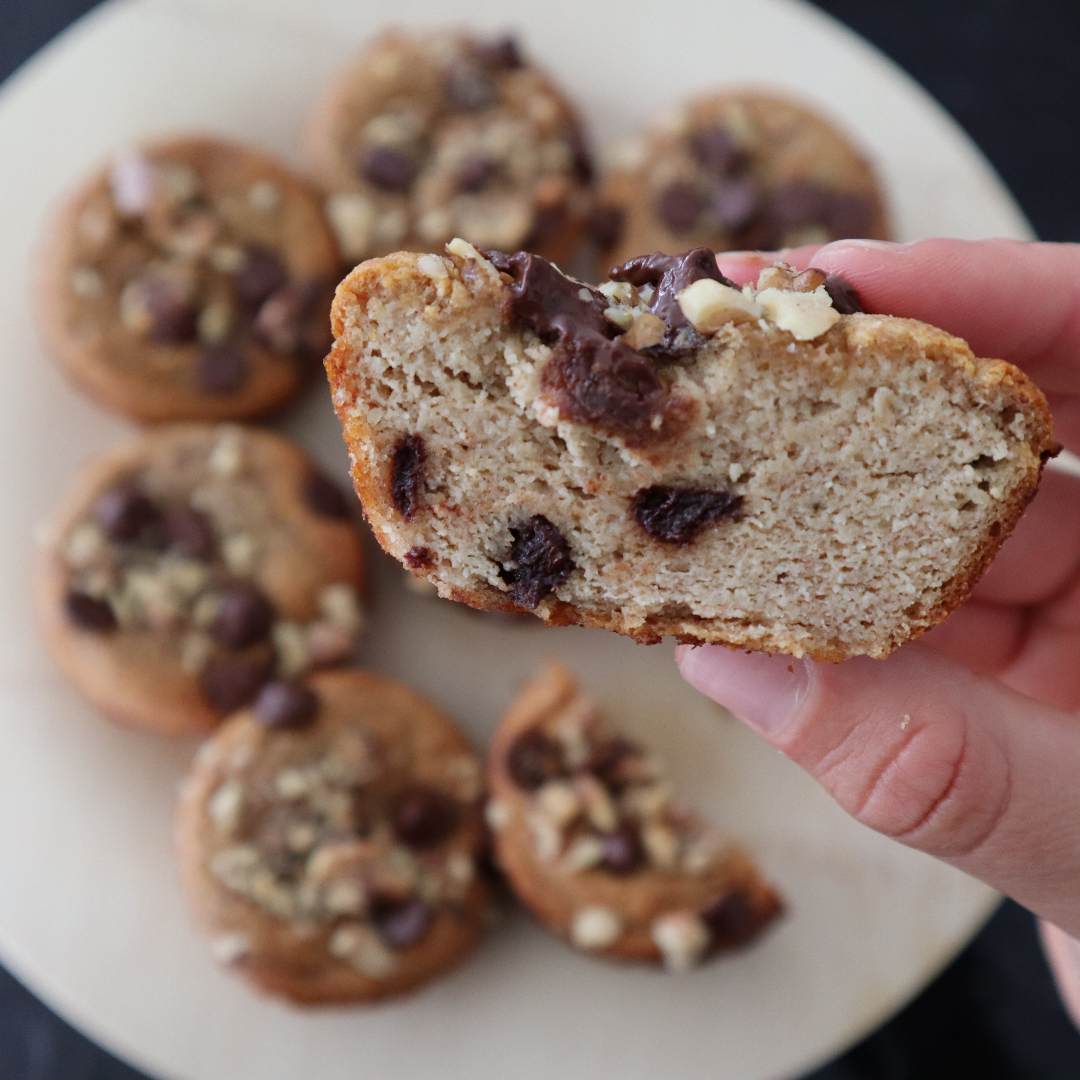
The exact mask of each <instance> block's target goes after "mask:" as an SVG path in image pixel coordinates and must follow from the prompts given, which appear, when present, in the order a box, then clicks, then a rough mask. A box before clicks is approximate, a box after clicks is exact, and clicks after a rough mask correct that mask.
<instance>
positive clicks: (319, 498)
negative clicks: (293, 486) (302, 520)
mask: <svg viewBox="0 0 1080 1080" xmlns="http://www.w3.org/2000/svg"><path fill="white" fill-rule="evenodd" d="M304 503H305V505H306V506H307V508H308V509H309V510H310V511H311V512H312V513H313V514H319V515H320V516H321V517H327V518H334V519H335V520H338V521H348V520H349V519H350V518H351V517H352V511H351V504H350V502H349V500H348V499H347V498H346V496H345V493H344V492H343V491H342V490H341V488H339V487H338V486H337V484H335V483H334V482H333V481H332V480H329V479H327V477H325V476H323V474H322V473H320V472H313V473H309V474H308V475H307V476H306V477H305V478H304Z"/></svg>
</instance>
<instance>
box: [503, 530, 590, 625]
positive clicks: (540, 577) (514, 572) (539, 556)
mask: <svg viewBox="0 0 1080 1080" xmlns="http://www.w3.org/2000/svg"><path fill="white" fill-rule="evenodd" d="M510 535H511V536H512V537H513V542H512V543H511V545H510V562H511V564H512V565H508V566H504V567H503V569H502V570H501V571H500V572H499V576H500V577H501V578H502V579H503V581H505V582H506V584H507V585H508V586H509V588H508V589H507V592H508V593H509V594H510V598H511V599H512V600H513V601H514V602H515V603H518V604H521V605H523V606H524V607H529V608H534V607H536V605H537V604H539V603H540V601H541V600H543V598H544V597H545V596H547V595H549V594H550V593H552V592H554V591H555V590H556V589H557V588H558V587H559V586H560V585H562V584H563V582H564V581H566V579H567V578H568V577H569V576H570V574H571V573H572V572H573V569H574V560H573V557H572V556H571V554H570V545H569V544H568V543H567V542H566V539H565V537H564V536H563V534H562V533H561V532H559V530H558V529H557V528H556V527H555V526H554V525H552V523H551V522H550V521H548V519H547V518H546V517H544V516H543V515H541V514H536V515H535V516H534V517H531V518H529V519H528V520H527V521H525V522H522V524H520V525H518V526H517V527H516V528H515V527H511V529H510Z"/></svg>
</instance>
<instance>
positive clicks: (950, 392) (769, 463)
mask: <svg viewBox="0 0 1080 1080" xmlns="http://www.w3.org/2000/svg"><path fill="white" fill-rule="evenodd" d="M611 273H612V279H613V280H611V281H608V282H605V283H604V284H603V285H601V286H600V287H599V288H596V287H593V286H590V285H585V284H584V283H582V282H581V281H576V280H574V279H572V278H570V277H567V276H566V275H565V274H563V273H562V272H560V271H559V269H558V268H557V267H555V266H553V265H552V264H551V263H548V262H546V261H544V260H543V259H541V258H539V257H538V256H536V255H532V254H529V253H526V252H518V253H517V254H515V255H504V254H500V253H498V252H487V253H486V254H482V253H480V252H478V251H477V250H476V249H475V248H472V247H471V246H470V245H468V244H467V243H465V242H464V241H463V240H460V239H458V240H455V241H453V242H452V243H451V244H449V245H448V246H447V253H446V255H445V256H442V255H434V254H427V255H419V256H418V255H412V254H407V253H399V254H397V255H392V256H386V257H384V258H381V259H372V260H369V261H368V262H366V263H364V264H362V265H361V266H359V267H357V269H356V270H354V271H353V273H352V274H350V275H349V277H348V278H346V279H345V281H344V282H342V284H341V285H340V286H339V288H338V292H337V297H336V299H335V302H334V313H333V322H334V332H335V334H336V335H337V340H336V342H335V344H334V348H333V350H332V352H331V353H330V355H329V356H328V357H327V360H326V364H327V371H328V373H329V376H330V384H331V388H332V390H333V396H334V405H335V408H336V409H337V413H338V417H339V419H340V420H341V423H342V427H343V429H344V432H345V438H346V442H347V443H348V445H349V449H350V451H351V453H352V463H353V481H354V484H355V487H356V490H357V491H358V492H359V494H360V497H361V500H362V501H363V504H364V509H365V512H366V514H367V519H368V521H369V523H370V524H371V527H372V530H373V531H374V533H375V535H376V537H377V538H378V539H379V541H380V543H381V544H382V545H383V547H384V548H385V549H386V550H387V551H388V552H389V553H390V554H392V555H393V556H394V557H395V558H397V559H398V560H399V561H400V562H402V563H403V564H404V565H405V566H407V567H408V568H409V569H411V570H412V571H413V572H414V573H415V574H418V575H420V576H422V577H424V578H426V579H427V580H429V581H432V582H434V583H435V584H436V585H437V586H438V588H439V592H440V594H441V595H442V596H447V597H451V598H453V599H456V600H462V601H464V602H466V603H468V604H471V605H473V606H474V607H479V608H484V609H496V610H501V611H518V612H525V611H532V612H534V613H535V614H536V615H538V616H539V617H540V618H542V619H543V620H544V621H545V622H546V623H548V624H550V625H565V624H577V625H584V626H599V627H604V628H606V629H610V630H615V631H617V632H619V633H622V634H627V635H629V636H631V637H633V638H636V639H637V640H638V641H641V642H656V641H659V640H660V639H661V638H662V637H675V638H678V639H679V640H681V641H684V642H704V641H716V642H725V643H727V644H729V645H733V646H737V647H740V648H746V649H760V650H764V651H768V652H787V653H791V654H793V655H795V656H801V655H804V654H806V655H810V656H811V657H813V658H814V659H815V660H828V661H837V660H843V659H846V658H847V657H850V656H858V655H869V656H875V657H881V656H886V655H888V654H889V653H890V652H891V651H892V650H893V649H895V648H896V647H897V646H899V645H900V644H901V643H903V642H905V641H908V640H911V639H912V638H915V637H918V636H919V635H920V634H922V633H924V632H925V631H926V630H928V629H929V628H930V627H931V626H934V625H936V624H937V623H939V622H941V620H942V619H944V618H945V617H946V616H947V615H948V614H949V612H950V611H952V610H953V609H954V608H955V607H956V606H957V605H958V604H960V603H961V602H962V601H963V600H964V599H965V598H966V597H967V595H968V594H969V592H970V590H971V589H972V587H973V586H974V584H975V582H976V581H977V580H978V579H979V577H980V576H981V574H982V573H983V572H984V571H985V570H986V568H987V567H988V566H989V564H990V562H991V560H992V559H993V557H994V555H995V553H996V552H997V550H998V548H999V547H1000V545H1001V543H1002V542H1003V541H1004V540H1005V538H1006V537H1007V536H1008V535H1009V533H1010V531H1011V530H1012V529H1013V527H1014V526H1015V524H1016V523H1017V521H1018V520H1019V518H1020V515H1021V514H1022V513H1023V511H1024V508H1025V506H1026V505H1027V504H1028V502H1030V500H1031V498H1032V496H1033V495H1034V493H1035V491H1036V488H1037V486H1038V483H1039V477H1040V475H1041V470H1042V466H1043V462H1044V460H1045V459H1046V458H1047V457H1048V456H1050V455H1052V454H1054V453H1056V449H1057V447H1056V444H1055V442H1054V439H1053V432H1052V423H1051V417H1050V413H1049V410H1048V408H1047V405H1046V400H1045V398H1044V397H1043V395H1042V394H1041V393H1040V392H1039V390H1038V389H1037V388H1036V387H1035V386H1034V385H1033V384H1032V383H1031V381H1030V380H1029V379H1028V378H1027V377H1026V376H1025V375H1024V374H1023V372H1021V371H1019V370H1018V369H1016V368H1014V367H1012V366H1011V365H1009V364H1005V363H1003V362H1001V361H997V360H983V359H978V358H976V357H975V356H974V355H973V354H972V352H971V350H970V349H969V348H968V346H967V345H966V344H965V343H964V342H963V341H960V340H959V339H958V338H954V337H952V336H950V335H949V334H946V333H945V332H944V331H941V330H938V329H936V328H935V327H932V326H928V325H926V324H925V323H920V322H916V321H915V320H912V319H901V318H894V317H890V316H888V315H873V314H867V313H865V312H863V311H862V310H861V305H860V302H859V298H858V297H857V296H856V295H855V293H854V292H853V291H852V290H851V289H850V288H849V287H848V286H847V285H846V284H845V283H844V282H843V281H841V280H839V279H838V278H836V277H829V276H827V275H825V274H824V273H822V272H821V271H820V270H816V269H812V268H811V269H808V270H805V271H803V272H802V273H796V272H794V271H793V270H790V269H789V268H787V267H784V266H782V265H779V266H774V267H769V268H768V269H766V270H764V271H763V272H762V275H761V277H760V278H759V280H758V282H757V285H756V287H754V286H751V285H747V286H746V287H745V288H738V287H737V286H736V285H735V284H734V283H733V282H731V281H728V280H727V279H726V278H724V277H723V275H722V274H721V273H720V272H719V270H718V268H717V262H716V258H715V256H714V254H713V253H712V252H711V251H710V250H708V249H707V248H696V249H693V250H691V251H688V252H684V253H683V254H681V255H678V256H668V255H661V254H653V255H647V256H642V257H638V258H635V259H631V260H629V261H627V262H626V263H624V264H623V265H622V266H620V267H616V268H614V269H613V270H612V272H611Z"/></svg>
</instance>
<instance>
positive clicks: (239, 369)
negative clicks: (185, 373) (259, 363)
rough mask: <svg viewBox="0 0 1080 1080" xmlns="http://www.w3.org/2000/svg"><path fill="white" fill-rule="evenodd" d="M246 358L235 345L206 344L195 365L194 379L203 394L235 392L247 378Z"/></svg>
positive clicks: (213, 394) (218, 395)
mask: <svg viewBox="0 0 1080 1080" xmlns="http://www.w3.org/2000/svg"><path fill="white" fill-rule="evenodd" d="M250 366H251V365H250V364H249V363H248V358H247V357H246V356H245V355H244V353H243V352H242V351H241V350H240V349H238V348H237V347H236V346H235V345H207V346H206V348H204V349H203V351H202V352H201V353H200V354H199V359H198V361H197V362H196V365H195V381H196V382H197V383H198V385H199V389H200V390H202V391H203V393H205V394H210V395H212V396H214V397H221V396H224V395H226V394H235V393H236V392H237V390H240V389H241V388H242V387H243V385H244V383H246V382H247V380H248V373H249V369H250Z"/></svg>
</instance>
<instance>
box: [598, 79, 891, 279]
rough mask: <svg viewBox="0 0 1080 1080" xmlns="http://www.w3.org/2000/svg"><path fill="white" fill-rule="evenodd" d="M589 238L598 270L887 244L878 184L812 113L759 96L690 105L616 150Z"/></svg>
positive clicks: (718, 96)
mask: <svg viewBox="0 0 1080 1080" xmlns="http://www.w3.org/2000/svg"><path fill="white" fill-rule="evenodd" d="M620 156H621V158H622V159H623V160H622V162H621V164H619V165H618V166H617V167H616V168H614V169H612V170H611V171H610V172H608V173H607V174H606V175H605V176H604V178H603V182H602V184H601V189H600V194H599V196H598V201H597V206H596V209H595V210H594V212H593V215H592V216H591V218H590V221H589V227H588V233H589V237H590V239H591V240H592V242H593V244H594V246H595V247H596V248H597V250H598V251H599V252H600V253H601V257H602V259H603V260H604V262H603V266H604V268H605V269H606V267H607V266H608V265H610V264H611V263H613V262H615V263H619V262H625V261H626V260H627V259H630V258H632V257H633V256H635V255H638V254H640V253H641V252H646V251H662V252H665V253H667V254H675V253H677V252H680V251H685V250H687V249H688V248H692V247H697V246H699V245H700V246H705V247H709V248H712V249H713V250H714V251H728V250H767V251H772V250H776V249H778V248H782V247H797V246H799V245H801V244H823V243H827V242H828V241H830V240H839V239H842V238H845V237H870V238H874V239H878V240H887V239H889V225H888V219H887V216H886V212H885V202H884V198H883V196H882V193H881V188H880V185H879V183H878V181H877V179H876V177H875V176H874V173H873V170H872V169H871V167H870V165H869V164H868V162H867V161H866V159H865V158H864V157H863V155H862V154H861V153H860V151H859V150H858V149H856V147H855V146H853V145H852V143H851V142H850V140H849V139H848V138H847V137H846V136H845V135H844V134H842V133H841V132H840V131H839V130H838V129H837V128H836V127H835V126H834V125H833V124H831V123H830V122H829V121H827V120H826V119H825V118H824V117H822V116H820V115H819V114H818V113H816V112H815V111H813V110H812V109H809V108H807V107H806V106H804V105H801V104H799V103H797V102H795V101H791V100H789V99H788V98H785V97H780V96H778V95H774V94H765V93H760V92H757V91H737V90H732V91H726V92H721V93H715V94H710V95H707V96H705V97H701V98H697V99H696V100H694V101H691V102H690V103H689V104H688V105H686V106H685V107H684V108H683V109H681V110H680V111H679V112H678V113H676V114H675V115H673V116H670V117H667V118H666V119H665V120H664V121H663V122H661V123H658V124H656V125H655V126H654V127H653V128H651V129H650V130H649V131H647V132H646V133H644V134H643V135H642V136H641V137H640V138H638V139H637V140H634V141H633V142H632V143H630V144H628V145H627V146H625V147H624V148H623V151H622V153H621V155H620Z"/></svg>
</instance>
